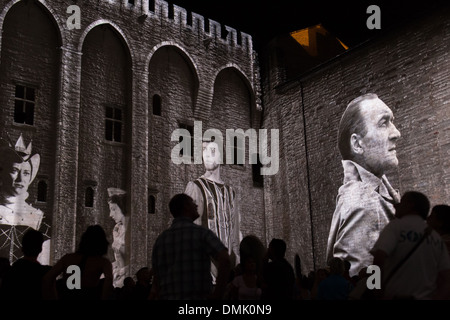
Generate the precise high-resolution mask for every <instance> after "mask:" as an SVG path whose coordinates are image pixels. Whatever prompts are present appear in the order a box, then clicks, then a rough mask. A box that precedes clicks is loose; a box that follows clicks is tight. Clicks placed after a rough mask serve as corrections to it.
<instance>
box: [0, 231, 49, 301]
mask: <svg viewBox="0 0 450 320" xmlns="http://www.w3.org/2000/svg"><path fill="white" fill-rule="evenodd" d="M43 243H44V235H43V234H42V233H41V232H40V231H37V230H34V229H29V230H28V231H27V232H26V233H25V234H24V235H23V238H22V253H23V255H24V256H23V258H20V259H19V260H16V262H14V263H13V265H12V266H11V268H10V270H9V272H8V273H7V274H6V276H5V281H4V283H3V286H2V290H3V294H4V295H3V297H2V298H3V299H10V300H41V299H42V279H43V277H44V275H45V274H46V273H47V271H49V270H50V268H51V267H50V266H43V265H41V264H40V263H39V262H38V261H37V258H38V256H39V254H40V253H41V251H42V244H43Z"/></svg>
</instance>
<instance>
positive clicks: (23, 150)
mask: <svg viewBox="0 0 450 320" xmlns="http://www.w3.org/2000/svg"><path fill="white" fill-rule="evenodd" d="M14 149H15V150H16V152H17V153H18V154H19V155H20V156H21V157H22V158H23V160H25V161H27V160H28V158H29V157H30V156H31V149H32V142H31V141H30V143H29V144H28V146H27V147H25V143H24V142H23V137H22V134H20V137H19V139H17V142H16V145H15V146H14Z"/></svg>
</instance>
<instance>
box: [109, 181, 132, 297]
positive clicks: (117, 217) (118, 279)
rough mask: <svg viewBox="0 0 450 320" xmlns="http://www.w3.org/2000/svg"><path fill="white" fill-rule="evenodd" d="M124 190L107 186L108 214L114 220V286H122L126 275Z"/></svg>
mask: <svg viewBox="0 0 450 320" xmlns="http://www.w3.org/2000/svg"><path fill="white" fill-rule="evenodd" d="M125 195H126V193H125V191H124V190H122V189H118V188H108V196H109V201H108V204H109V216H110V217H111V218H112V219H113V220H114V221H115V222H116V225H115V226H114V230H113V243H112V245H111V247H112V249H113V252H114V258H115V261H114V262H113V264H112V265H113V274H114V283H113V284H114V287H118V288H120V287H122V286H123V280H124V279H125V277H126V276H128V263H127V260H128V259H127V246H126V231H127V219H126V216H125V210H126V208H125Z"/></svg>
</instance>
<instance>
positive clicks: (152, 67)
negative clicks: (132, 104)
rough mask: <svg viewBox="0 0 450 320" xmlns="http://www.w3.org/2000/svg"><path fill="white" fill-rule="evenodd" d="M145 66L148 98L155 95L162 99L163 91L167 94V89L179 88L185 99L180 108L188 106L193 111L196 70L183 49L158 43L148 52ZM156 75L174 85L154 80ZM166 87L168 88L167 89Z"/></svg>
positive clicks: (170, 43) (196, 87)
mask: <svg viewBox="0 0 450 320" xmlns="http://www.w3.org/2000/svg"><path fill="white" fill-rule="evenodd" d="M147 66H148V73H149V80H148V85H149V98H151V97H153V96H154V95H155V94H158V95H159V96H160V97H161V98H164V94H161V93H163V91H166V92H168V91H169V90H167V89H169V88H173V87H175V86H179V87H182V89H183V92H182V93H183V94H184V96H185V98H186V99H183V105H182V107H183V108H184V107H186V106H189V107H190V108H191V109H192V111H194V108H195V103H196V99H197V95H198V88H199V77H198V74H197V70H198V68H197V66H196V64H195V63H194V61H193V59H192V58H191V57H190V55H189V54H188V53H187V51H186V50H185V49H184V48H183V47H181V46H179V45H178V44H176V43H175V42H173V41H167V42H162V43H160V44H159V45H157V46H155V47H154V48H153V49H152V51H151V52H150V54H149V56H148V58H147ZM156 75H158V76H159V79H162V78H164V79H166V80H175V83H173V84H172V83H164V82H163V81H162V80H161V81H158V80H157V79H155V77H156ZM168 86H169V88H167V87H168ZM164 89H166V90H164ZM166 95H167V94H166ZM149 101H151V100H149ZM166 101H167V100H166ZM149 106H151V104H149ZM166 107H167V105H166ZM166 109H167V108H166Z"/></svg>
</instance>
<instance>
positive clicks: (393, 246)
mask: <svg viewBox="0 0 450 320" xmlns="http://www.w3.org/2000/svg"><path fill="white" fill-rule="evenodd" d="M395 210H396V213H395V216H396V218H397V219H395V220H393V221H391V222H389V223H388V224H387V225H386V227H385V228H384V229H383V230H382V232H381V234H380V236H379V238H378V240H377V242H376V243H375V245H374V247H373V249H372V250H371V251H370V252H371V254H372V255H373V257H374V261H373V263H374V264H375V265H377V266H379V267H380V270H381V291H380V292H379V293H378V294H377V295H378V296H379V298H381V299H387V300H392V299H413V300H430V299H438V300H441V299H450V257H449V254H448V253H447V250H446V247H445V244H444V242H443V241H442V238H441V237H440V235H439V234H438V233H437V232H436V231H434V230H431V228H429V227H427V223H426V219H427V216H428V212H429V210H430V202H429V200H428V198H427V197H426V196H425V195H424V194H422V193H420V192H416V191H409V192H406V193H405V194H404V195H403V197H402V198H401V201H400V203H399V204H397V205H395Z"/></svg>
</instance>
